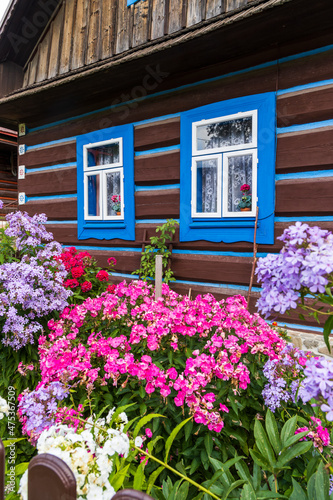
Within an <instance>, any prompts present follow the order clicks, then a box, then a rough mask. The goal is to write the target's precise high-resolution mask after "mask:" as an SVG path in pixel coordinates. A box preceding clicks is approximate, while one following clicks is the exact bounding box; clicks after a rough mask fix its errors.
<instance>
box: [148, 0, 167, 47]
mask: <svg viewBox="0 0 333 500" xmlns="http://www.w3.org/2000/svg"><path fill="white" fill-rule="evenodd" d="M151 22H152V26H151V32H150V36H151V39H152V40H156V38H161V37H162V36H164V22H165V0H153V6H152V21H151Z"/></svg>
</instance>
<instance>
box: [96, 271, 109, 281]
mask: <svg viewBox="0 0 333 500" xmlns="http://www.w3.org/2000/svg"><path fill="white" fill-rule="evenodd" d="M96 278H97V279H98V280H99V281H108V279H109V273H108V272H107V271H104V270H103V269H101V270H100V271H98V273H97V274H96Z"/></svg>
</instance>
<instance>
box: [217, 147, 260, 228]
mask: <svg viewBox="0 0 333 500" xmlns="http://www.w3.org/2000/svg"><path fill="white" fill-rule="evenodd" d="M246 155H247V156H249V155H252V186H251V196H252V209H251V210H250V211H248V212H229V210H228V180H229V176H228V168H229V164H228V160H229V158H232V157H233V156H246ZM257 166H258V152H257V149H243V150H240V151H230V152H226V153H224V154H223V182H222V189H223V194H222V199H223V209H222V217H237V218H239V217H242V218H243V217H255V216H256V210H257V202H258V195H257Z"/></svg>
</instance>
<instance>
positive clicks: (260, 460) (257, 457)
mask: <svg viewBox="0 0 333 500" xmlns="http://www.w3.org/2000/svg"><path fill="white" fill-rule="evenodd" d="M250 454H251V457H252V458H253V460H254V461H255V463H256V464H258V465H259V467H261V468H262V469H264V470H269V471H271V470H272V466H271V465H270V463H269V462H268V460H266V458H265V457H263V456H262V455H261V453H258V452H257V451H254V450H250Z"/></svg>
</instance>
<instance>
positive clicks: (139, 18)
mask: <svg viewBox="0 0 333 500" xmlns="http://www.w3.org/2000/svg"><path fill="white" fill-rule="evenodd" d="M148 30H149V1H148V0H142V1H141V2H138V3H137V4H135V5H134V11H133V34H132V47H137V46H138V45H141V44H143V43H146V42H147V40H148Z"/></svg>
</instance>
